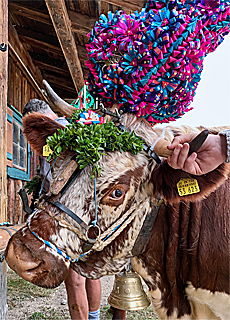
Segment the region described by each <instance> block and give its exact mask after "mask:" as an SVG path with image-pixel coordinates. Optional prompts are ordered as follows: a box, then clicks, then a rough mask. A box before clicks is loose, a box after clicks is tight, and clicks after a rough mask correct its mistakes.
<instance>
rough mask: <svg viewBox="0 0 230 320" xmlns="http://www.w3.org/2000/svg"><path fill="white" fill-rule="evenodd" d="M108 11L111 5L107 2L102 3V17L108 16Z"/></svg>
mask: <svg viewBox="0 0 230 320" xmlns="http://www.w3.org/2000/svg"><path fill="white" fill-rule="evenodd" d="M108 11H109V5H108V2H106V1H104V0H103V1H102V0H101V1H100V15H101V14H105V15H106V14H107V13H108Z"/></svg>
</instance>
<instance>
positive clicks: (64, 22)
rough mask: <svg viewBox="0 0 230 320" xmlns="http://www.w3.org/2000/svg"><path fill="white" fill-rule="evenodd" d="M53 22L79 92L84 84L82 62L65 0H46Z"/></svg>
mask: <svg viewBox="0 0 230 320" xmlns="http://www.w3.org/2000/svg"><path fill="white" fill-rule="evenodd" d="M45 2H46V6H47V8H48V11H49V14H50V18H51V20H52V22H53V26H54V29H55V31H56V34H57V37H58V40H59V43H60V45H61V48H62V52H63V54H64V56H65V59H66V62H67V65H68V68H69V71H70V74H71V77H72V80H73V83H74V86H75V88H76V90H77V92H79V91H80V90H81V88H82V87H83V86H84V77H83V72H82V68H81V63H80V60H79V58H78V52H77V47H76V43H75V40H74V37H73V34H72V31H71V27H70V20H69V16H68V12H67V9H66V5H65V1H64V0H45Z"/></svg>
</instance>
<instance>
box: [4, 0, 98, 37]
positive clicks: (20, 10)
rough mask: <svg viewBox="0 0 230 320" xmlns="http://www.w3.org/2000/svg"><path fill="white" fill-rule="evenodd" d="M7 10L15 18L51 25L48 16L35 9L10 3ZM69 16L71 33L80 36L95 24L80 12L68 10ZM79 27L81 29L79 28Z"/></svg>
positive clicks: (94, 19) (92, 19)
mask: <svg viewBox="0 0 230 320" xmlns="http://www.w3.org/2000/svg"><path fill="white" fill-rule="evenodd" d="M83 1H85V0H83ZM70 8H71V7H70ZM9 10H10V13H11V14H14V15H15V16H17V15H19V16H23V17H26V18H28V19H31V20H34V21H38V22H41V23H44V24H48V25H52V21H51V19H50V17H49V15H47V14H45V13H43V12H41V11H37V10H35V9H31V8H27V7H25V6H23V5H21V4H20V5H19V4H17V3H12V2H11V3H10V4H9ZM70 16H71V20H73V24H72V29H73V32H79V33H82V34H87V33H89V32H90V30H91V25H92V24H94V23H95V22H96V18H91V17H89V16H88V15H86V14H82V13H80V12H76V11H74V10H70ZM78 21H80V22H81V23H82V25H79V23H78ZM80 26H81V27H82V28H80Z"/></svg>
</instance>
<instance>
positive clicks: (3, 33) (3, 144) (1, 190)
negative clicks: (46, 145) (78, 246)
mask: <svg viewBox="0 0 230 320" xmlns="http://www.w3.org/2000/svg"><path fill="white" fill-rule="evenodd" d="M0 21H1V23H0V44H2V45H3V51H2V50H0V222H4V221H6V219H7V149H6V148H7V139H6V130H7V79H8V0H2V1H1V5H0ZM5 46H6V47H5ZM4 48H5V49H6V50H5V51H4ZM5 311H6V310H5Z"/></svg>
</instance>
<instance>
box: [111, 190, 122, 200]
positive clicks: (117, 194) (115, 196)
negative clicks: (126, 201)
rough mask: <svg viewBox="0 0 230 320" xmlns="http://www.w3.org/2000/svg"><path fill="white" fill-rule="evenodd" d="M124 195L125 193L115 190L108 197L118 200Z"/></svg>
mask: <svg viewBox="0 0 230 320" xmlns="http://www.w3.org/2000/svg"><path fill="white" fill-rule="evenodd" d="M124 193H125V191H124V190H123V189H116V190H113V192H112V193H111V194H110V197H111V198H113V199H120V198H121V197H122V196H123V194H124Z"/></svg>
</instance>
